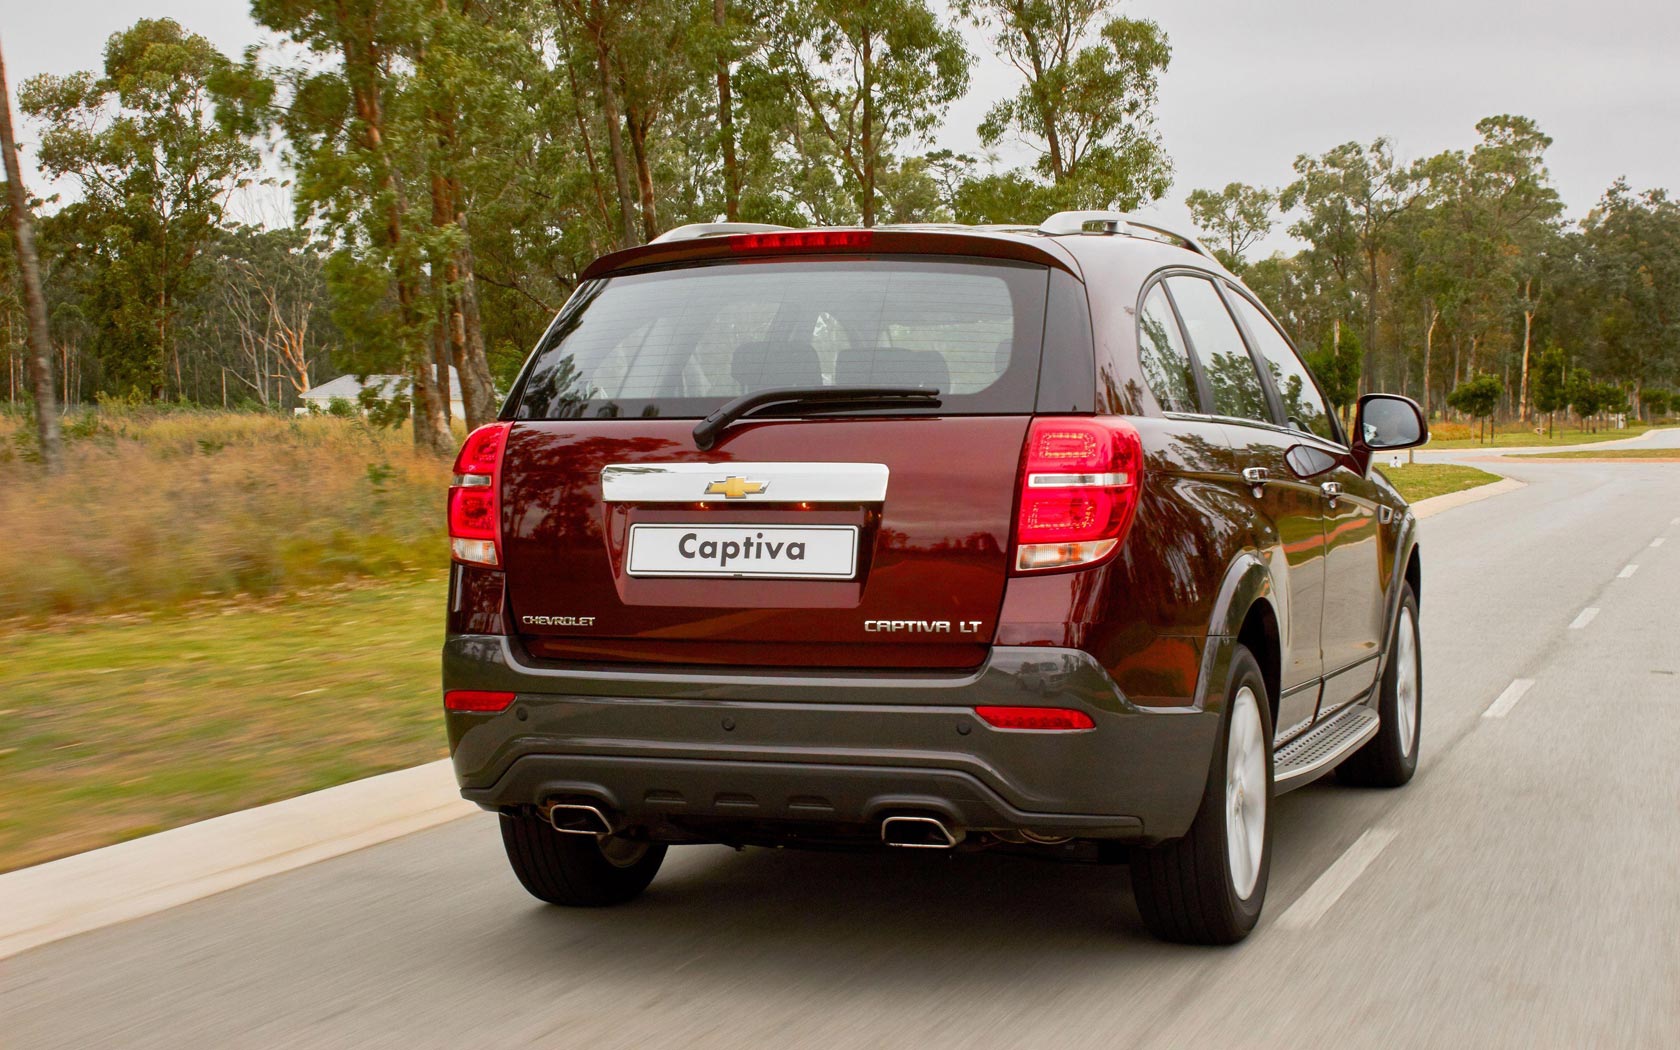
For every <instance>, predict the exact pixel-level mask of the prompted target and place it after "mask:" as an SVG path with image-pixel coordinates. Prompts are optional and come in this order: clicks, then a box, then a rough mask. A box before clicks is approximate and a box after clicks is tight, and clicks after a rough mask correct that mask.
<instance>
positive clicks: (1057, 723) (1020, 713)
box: [974, 707, 1097, 733]
mask: <svg viewBox="0 0 1680 1050" xmlns="http://www.w3.org/2000/svg"><path fill="white" fill-rule="evenodd" d="M974 713H975V714H977V715H979V716H980V717H981V718H982V719H983V720H985V723H986V724H987V725H989V726H991V727H992V728H993V729H1033V730H1038V731H1040V732H1044V731H1048V732H1062V733H1067V732H1075V731H1078V730H1081V729H1095V728H1096V725H1097V724H1096V723H1095V722H1093V721H1091V716H1090V715H1088V714H1086V713H1085V712H1083V711H1076V710H1074V709H1073V708H1071V707H976V708H975V709H974Z"/></svg>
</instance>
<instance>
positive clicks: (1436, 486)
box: [1377, 463, 1500, 503]
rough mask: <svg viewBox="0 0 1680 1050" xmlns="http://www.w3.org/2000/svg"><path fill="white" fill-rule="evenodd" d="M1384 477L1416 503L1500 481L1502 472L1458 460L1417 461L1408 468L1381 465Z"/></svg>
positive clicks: (1410, 500) (1410, 501) (1401, 493)
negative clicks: (1491, 470) (1478, 468)
mask: <svg viewBox="0 0 1680 1050" xmlns="http://www.w3.org/2000/svg"><path fill="white" fill-rule="evenodd" d="M1377 469H1378V470H1380V471H1382V474H1383V477H1385V478H1387V479H1388V480H1389V481H1391V482H1393V483H1394V487H1395V488H1397V489H1399V490H1400V495H1402V496H1404V497H1406V502H1408V503H1416V502H1417V501H1418V500H1420V499H1428V498H1429V497H1431V496H1445V495H1446V494H1447V493H1449V492H1462V491H1463V490H1465V489H1473V488H1479V487H1480V486H1482V485H1491V484H1493V483H1494V482H1495V481H1499V480H1500V477H1499V475H1498V474H1489V473H1488V472H1487V471H1485V470H1477V469H1476V468H1475V467H1463V466H1459V465H1458V464H1456V463H1413V464H1411V465H1409V466H1404V467H1378V468H1377Z"/></svg>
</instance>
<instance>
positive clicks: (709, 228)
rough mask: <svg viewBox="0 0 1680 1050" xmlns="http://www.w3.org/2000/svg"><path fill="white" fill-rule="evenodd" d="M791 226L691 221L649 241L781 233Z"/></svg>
mask: <svg viewBox="0 0 1680 1050" xmlns="http://www.w3.org/2000/svg"><path fill="white" fill-rule="evenodd" d="M791 229H793V227H791V226H773V225H771V224H770V223H767V222H691V223H689V224H688V225H687V226H678V227H676V228H675V229H670V230H666V231H665V232H664V233H662V234H660V235H659V236H657V237H655V238H654V239H653V240H651V241H649V242H648V243H649V244H670V243H671V242H672V241H694V240H699V239H700V238H701V237H725V236H728V235H729V234H732V233H781V232H782V231H783V230H791Z"/></svg>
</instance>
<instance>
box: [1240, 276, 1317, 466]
mask: <svg viewBox="0 0 1680 1050" xmlns="http://www.w3.org/2000/svg"><path fill="white" fill-rule="evenodd" d="M1231 298H1232V300H1233V301H1234V302H1235V303H1236V307H1237V315H1238V316H1239V317H1241V318H1242V322H1243V324H1245V325H1247V326H1248V330H1249V332H1250V334H1252V335H1253V336H1254V341H1255V343H1256V346H1255V349H1257V350H1259V351H1260V359H1261V360H1263V361H1265V362H1266V367H1267V368H1268V369H1269V370H1270V371H1271V373H1272V385H1273V386H1275V387H1277V392H1278V396H1279V397H1280V398H1282V399H1283V415H1284V419H1285V420H1286V421H1287V422H1288V423H1289V425H1290V426H1292V427H1294V428H1295V429H1296V430H1304V431H1306V432H1307V433H1309V434H1317V435H1318V436H1319V437H1321V438H1328V439H1329V440H1331V441H1335V440H1336V425H1335V424H1334V423H1332V422H1330V407H1329V406H1328V405H1327V404H1325V401H1324V395H1323V394H1321V393H1319V391H1318V386H1317V385H1316V384H1315V383H1313V378H1312V373H1310V372H1308V371H1307V366H1306V365H1304V364H1302V363H1301V359H1300V358H1299V357H1298V356H1296V354H1295V350H1294V349H1293V348H1292V347H1291V346H1290V345H1289V341H1288V340H1286V339H1285V338H1284V337H1283V335H1282V333H1280V332H1279V331H1278V330H1277V328H1276V327H1275V326H1274V325H1273V324H1272V322H1271V320H1270V319H1269V318H1267V317H1266V315H1265V313H1263V312H1262V311H1261V310H1260V308H1259V307H1257V306H1255V305H1254V304H1253V303H1251V302H1249V301H1248V300H1247V299H1245V298H1243V297H1242V296H1240V295H1233V296H1232V297H1231Z"/></svg>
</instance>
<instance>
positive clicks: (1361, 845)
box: [1277, 828, 1398, 930]
mask: <svg viewBox="0 0 1680 1050" xmlns="http://www.w3.org/2000/svg"><path fill="white" fill-rule="evenodd" d="M1396 834H1398V833H1397V832H1395V831H1393V830H1392V829H1389V828H1371V829H1370V830H1369V831H1367V832H1365V834H1363V835H1361V836H1359V838H1357V839H1355V840H1354V843H1353V845H1351V846H1349V847H1348V848H1347V852H1345V853H1343V854H1342V855H1341V856H1340V857H1337V858H1336V862H1335V863H1334V864H1332V865H1330V866H1329V867H1328V868H1326V869H1324V874H1322V875H1320V876H1319V877H1318V880H1317V881H1316V882H1314V883H1313V884H1312V885H1311V886H1308V887H1307V892H1305V893H1303V894H1301V895H1300V896H1299V897H1297V898H1296V899H1295V903H1294V904H1291V905H1290V906H1289V910H1288V911H1286V912H1284V913H1283V916H1282V918H1280V919H1278V922H1277V924H1278V926H1279V927H1281V928H1283V929H1286V930H1306V929H1311V928H1312V927H1313V926H1315V925H1317V923H1318V920H1320V919H1322V918H1324V914H1325V912H1328V911H1329V910H1330V909H1331V908H1333V907H1335V906H1336V902H1337V901H1339V900H1341V899H1342V894H1344V893H1346V892H1347V891H1348V889H1349V888H1350V887H1352V886H1353V883H1354V880H1355V879H1357V878H1359V876H1360V875H1362V874H1364V873H1365V869H1366V868H1368V867H1370V866H1371V862H1372V861H1374V860H1376V859H1377V854H1379V853H1381V852H1382V851H1383V849H1384V847H1386V846H1387V845H1388V844H1389V843H1390V842H1393V841H1394V836H1395V835H1396Z"/></svg>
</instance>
